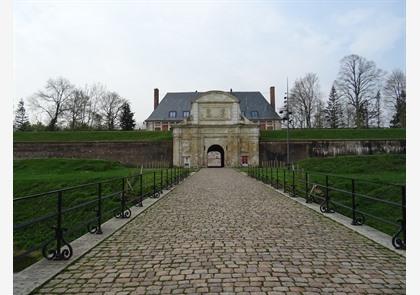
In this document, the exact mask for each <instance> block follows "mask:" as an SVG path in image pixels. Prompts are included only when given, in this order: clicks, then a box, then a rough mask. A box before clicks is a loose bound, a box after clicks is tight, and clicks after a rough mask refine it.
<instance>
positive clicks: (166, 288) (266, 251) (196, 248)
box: [38, 169, 405, 294]
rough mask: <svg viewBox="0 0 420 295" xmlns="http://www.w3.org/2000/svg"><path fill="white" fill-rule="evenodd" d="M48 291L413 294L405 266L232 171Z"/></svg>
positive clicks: (200, 180)
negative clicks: (407, 288) (408, 291)
mask: <svg viewBox="0 0 420 295" xmlns="http://www.w3.org/2000/svg"><path fill="white" fill-rule="evenodd" d="M38 292H39V293H59V294H63V293H66V294H67V293H77V294H85V293H86V294H185V293H215V294H216V293H226V294H228V293H232V294H233V293H239V294H403V293H405V259H404V258H403V257H400V256H399V255H397V254H395V253H393V252H391V251H389V250H388V249H385V248H383V247H382V246H380V245H379V244H376V243H375V242H373V241H370V240H368V239H367V238H364V237H362V236H360V235H359V234H356V233H355V232H352V231H351V230H349V229H347V228H345V227H344V226H342V225H340V224H338V223H335V222H334V221H332V220H329V219H327V218H325V217H323V216H321V215H320V214H317V213H315V212H314V211H311V210H310V209H308V208H306V207H303V206H302V205H300V204H297V203H295V202H294V201H293V200H290V199H288V198H286V197H283V196H282V195H280V194H279V193H277V192H275V191H273V190H272V189H270V188H268V187H266V186H264V185H263V184H260V183H258V182H257V181H256V180H254V179H251V178H248V177H246V176H244V175H242V174H240V173H238V172H236V171H234V170H231V169H202V170H200V171H199V172H198V173H196V174H195V175H193V176H192V177H190V178H188V179H187V180H186V181H185V182H184V183H182V184H181V185H179V186H178V187H177V188H175V189H174V190H173V191H172V192H171V193H170V194H168V195H167V196H166V197H165V198H164V199H163V200H161V201H160V202H158V203H157V204H156V205H154V206H153V207H152V208H150V209H149V210H148V211H146V214H142V215H140V216H139V217H137V218H136V219H134V220H133V221H132V222H131V223H129V224H127V225H126V226H125V227H124V228H123V229H121V230H120V231H118V232H116V233H115V234H114V235H113V236H111V237H110V238H109V239H107V240H105V241H104V242H102V243H101V244H100V245H98V246H97V247H96V248H94V249H93V250H92V251H90V252H89V253H88V254H86V255H85V256H84V257H82V258H81V259H80V260H79V261H77V262H76V263H74V264H73V265H71V266H69V267H68V268H67V269H66V270H65V271H63V272H62V273H60V274H59V275H57V276H56V277H55V278H54V279H53V280H51V281H50V282H48V283H47V284H46V285H45V286H44V287H43V288H41V289H40V290H38Z"/></svg>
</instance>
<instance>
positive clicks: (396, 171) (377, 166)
mask: <svg viewBox="0 0 420 295" xmlns="http://www.w3.org/2000/svg"><path fill="white" fill-rule="evenodd" d="M297 165H298V168H302V169H304V170H307V171H311V172H321V173H329V174H335V175H340V176H345V177H353V178H359V179H360V178H361V179H364V180H369V181H376V182H385V183H394V184H402V185H404V184H405V154H398V155H395V154H378V155H363V156H340V157H335V158H309V159H305V160H302V161H299V162H298V163H297Z"/></svg>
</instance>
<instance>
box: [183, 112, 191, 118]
mask: <svg viewBox="0 0 420 295" xmlns="http://www.w3.org/2000/svg"><path fill="white" fill-rule="evenodd" d="M182 116H183V117H184V118H188V117H189V116H190V111H184V112H182Z"/></svg>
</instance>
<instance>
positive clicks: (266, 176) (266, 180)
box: [264, 166, 268, 184]
mask: <svg viewBox="0 0 420 295" xmlns="http://www.w3.org/2000/svg"><path fill="white" fill-rule="evenodd" d="M264 174H265V183H267V184H268V166H265V173H264Z"/></svg>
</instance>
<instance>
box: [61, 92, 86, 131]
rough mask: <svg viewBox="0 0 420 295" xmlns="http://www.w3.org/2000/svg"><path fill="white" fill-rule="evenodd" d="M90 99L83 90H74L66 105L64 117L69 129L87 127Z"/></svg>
mask: <svg viewBox="0 0 420 295" xmlns="http://www.w3.org/2000/svg"><path fill="white" fill-rule="evenodd" d="M89 105H90V98H89V96H88V95H87V93H86V92H85V91H84V90H83V89H75V90H73V93H72V95H71V97H70V99H69V100H68V101H67V104H66V117H67V118H68V119H67V120H68V123H69V127H70V129H73V130H74V129H78V128H81V127H82V126H87V124H86V123H87V122H86V119H87V115H88V111H89Z"/></svg>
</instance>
